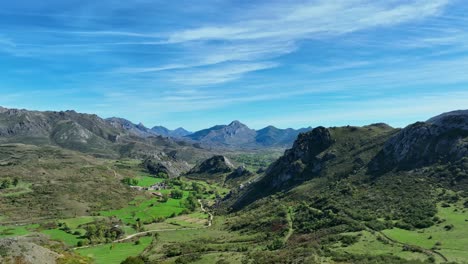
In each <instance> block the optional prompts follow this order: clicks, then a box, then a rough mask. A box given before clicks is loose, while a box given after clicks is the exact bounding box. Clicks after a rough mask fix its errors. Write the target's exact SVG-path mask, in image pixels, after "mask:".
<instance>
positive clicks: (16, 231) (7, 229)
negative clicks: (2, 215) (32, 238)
mask: <svg viewBox="0 0 468 264" xmlns="http://www.w3.org/2000/svg"><path fill="white" fill-rule="evenodd" d="M38 227H39V225H36V224H32V225H24V226H15V225H10V226H0V238H3V237H15V236H24V235H27V234H29V233H31V232H32V231H33V230H34V229H36V228H38Z"/></svg>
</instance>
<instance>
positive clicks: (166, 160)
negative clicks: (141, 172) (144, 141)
mask: <svg viewBox="0 0 468 264" xmlns="http://www.w3.org/2000/svg"><path fill="white" fill-rule="evenodd" d="M142 165H143V167H144V168H145V169H146V170H148V172H149V173H151V174H152V175H158V174H159V173H164V174H166V175H168V176H169V177H177V176H180V175H181V174H182V173H185V172H186V171H187V170H189V168H190V166H189V165H188V163H187V162H185V161H181V160H178V159H176V158H175V157H173V156H171V155H167V154H166V153H164V152H160V153H158V154H157V155H152V156H151V157H148V158H146V159H145V160H144V161H143V163H142Z"/></svg>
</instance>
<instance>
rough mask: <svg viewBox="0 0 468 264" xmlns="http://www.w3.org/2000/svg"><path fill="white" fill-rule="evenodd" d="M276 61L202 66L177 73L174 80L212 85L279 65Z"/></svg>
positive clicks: (189, 83) (191, 83) (187, 83)
mask: <svg viewBox="0 0 468 264" xmlns="http://www.w3.org/2000/svg"><path fill="white" fill-rule="evenodd" d="M277 66H278V64H277V63H274V62H259V63H236V64H228V65H223V66H219V67H215V68H208V69H207V68H205V67H203V68H200V69H192V70H188V71H182V72H178V73H176V74H175V75H174V76H173V77H172V79H171V80H172V81H173V82H176V83H181V84H184V85H212V84H220V83H225V82H229V81H233V80H236V79H239V78H240V77H242V76H243V75H244V74H246V73H248V72H253V71H260V70H266V69H271V68H274V67H277Z"/></svg>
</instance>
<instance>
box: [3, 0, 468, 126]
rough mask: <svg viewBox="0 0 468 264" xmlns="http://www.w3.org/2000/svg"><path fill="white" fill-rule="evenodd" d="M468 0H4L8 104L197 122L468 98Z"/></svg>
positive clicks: (433, 104)
mask: <svg viewBox="0 0 468 264" xmlns="http://www.w3.org/2000/svg"><path fill="white" fill-rule="evenodd" d="M467 11H468V5H467V4H466V1H463V0H405V1H403V0H386V1H376V0H327V1H325V0H323V1H306V0H291V1H271V0H270V1H263V0H262V1H244V0H238V1H227V0H206V1H159V0H128V1H117V0H99V1H96V0H93V1H89V0H79V1H74V0H67V1H62V0H60V1H59V0H44V1H29V0H16V1H2V2H1V3H0V92H1V93H0V105H2V106H5V107H12V108H27V109H36V110H67V109H75V110H77V111H80V112H87V113H96V114H98V115H100V116H102V117H111V116H119V117H124V118H127V119H129V120H131V121H133V122H135V123H138V122H142V123H144V124H145V125H147V126H149V127H151V126H153V125H164V126H167V127H169V128H175V127H179V126H184V127H186V128H188V129H190V130H197V129H201V128H205V127H209V126H212V125H215V124H225V123H228V122H230V121H231V120H235V119H238V120H241V121H242V122H244V123H246V124H247V125H249V126H251V127H253V128H261V127H264V126H267V125H270V124H271V125H275V126H277V127H305V126H318V125H324V126H339V125H347V124H351V125H364V124H369V123H374V122H387V123H389V124H391V125H393V126H405V125H407V124H409V123H412V122H415V121H417V120H426V119H428V118H429V117H431V116H433V115H436V114H439V113H441V112H445V111H450V110H455V109H466V108H468V107H467V106H468V86H467V84H468V30H467V28H468V17H466V13H467Z"/></svg>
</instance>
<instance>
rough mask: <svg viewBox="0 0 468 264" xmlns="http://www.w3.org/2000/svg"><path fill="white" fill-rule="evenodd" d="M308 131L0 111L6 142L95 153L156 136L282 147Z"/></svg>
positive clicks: (213, 144)
mask: <svg viewBox="0 0 468 264" xmlns="http://www.w3.org/2000/svg"><path fill="white" fill-rule="evenodd" d="M311 129H312V128H311V127H308V128H301V129H298V130H295V129H292V128H287V129H279V128H276V127H273V126H268V127H265V128H263V129H260V130H254V129H250V128H249V127H247V126H246V125H245V124H242V123H241V122H239V121H233V122H231V123H230V124H228V125H216V126H213V127H211V128H207V129H203V130H200V131H197V132H194V133H192V132H189V131H187V130H185V129H184V128H182V127H180V128H177V129H175V130H170V129H168V128H166V127H163V126H155V127H153V128H148V127H146V126H144V125H143V124H141V123H139V124H134V123H132V122H131V121H129V120H126V119H124V118H118V117H112V118H107V119H102V118H100V117H98V116H97V115H90V114H81V113H77V112H75V111H73V110H68V111H60V112H57V111H44V112H41V111H28V110H24V109H7V108H3V107H1V108H0V136H5V138H6V139H7V140H8V139H13V138H18V137H24V138H25V139H27V140H30V141H37V142H40V143H47V144H50V143H53V144H58V145H61V146H67V145H68V147H70V148H72V149H73V148H83V149H86V148H88V147H89V146H91V145H92V146H93V148H94V149H95V150H99V149H101V148H102V147H105V148H107V147H108V145H109V143H115V142H123V141H126V140H128V139H129V138H132V140H135V139H136V138H140V141H141V140H148V139H149V138H155V137H158V136H162V137H166V138H167V139H162V138H160V139H159V140H164V141H167V142H173V141H174V140H175V141H186V142H187V143H188V144H193V143H200V144H202V145H205V146H208V147H210V148H212V147H224V148H251V149H252V148H270V147H277V148H286V147H289V146H291V145H292V143H293V142H294V139H295V138H296V137H297V135H298V134H299V133H301V132H306V131H309V130H311ZM4 140H5V139H4ZM90 142H94V143H93V144H89V143H90Z"/></svg>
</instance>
